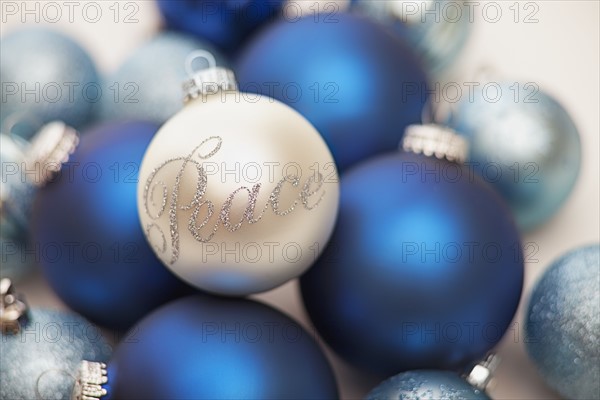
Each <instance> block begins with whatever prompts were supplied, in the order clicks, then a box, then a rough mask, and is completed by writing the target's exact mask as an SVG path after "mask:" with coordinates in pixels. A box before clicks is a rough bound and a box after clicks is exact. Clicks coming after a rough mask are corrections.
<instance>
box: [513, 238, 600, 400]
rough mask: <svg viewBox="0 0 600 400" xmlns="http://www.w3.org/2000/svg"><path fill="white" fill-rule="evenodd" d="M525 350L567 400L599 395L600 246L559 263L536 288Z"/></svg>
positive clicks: (541, 372)
mask: <svg viewBox="0 0 600 400" xmlns="http://www.w3.org/2000/svg"><path fill="white" fill-rule="evenodd" d="M525 328H526V333H527V341H526V342H525V344H526V348H527V351H528V353H529V355H530V356H531V358H532V359H533V361H534V362H535V364H536V365H537V367H538V369H539V372H540V374H541V376H542V377H543V378H544V380H545V381H546V383H547V384H548V386H550V387H552V388H553V389H554V390H556V391H557V392H558V393H560V394H561V395H562V396H564V397H565V398H569V399H595V398H598V397H599V396H600V383H599V381H598V375H599V374H600V246H599V245H597V244H595V245H592V246H587V247H582V248H579V249H576V250H573V251H570V252H568V253H567V254H565V255H564V256H562V257H561V258H559V259H558V260H556V261H555V262H554V263H553V264H552V265H551V266H550V267H549V268H548V270H547V271H546V272H545V273H544V275H542V277H541V279H540V280H539V281H538V283H537V285H536V286H535V288H534V290H533V293H532V295H531V298H530V300H529V307H528V309H527V317H526V321H525Z"/></svg>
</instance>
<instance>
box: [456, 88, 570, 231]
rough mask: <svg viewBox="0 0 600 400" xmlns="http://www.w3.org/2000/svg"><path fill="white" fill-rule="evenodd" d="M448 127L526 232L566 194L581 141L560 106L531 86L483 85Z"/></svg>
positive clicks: (545, 217) (552, 211)
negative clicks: (458, 135)
mask: <svg viewBox="0 0 600 400" xmlns="http://www.w3.org/2000/svg"><path fill="white" fill-rule="evenodd" d="M449 125H450V126H451V127H452V128H454V129H455V130H456V131H458V132H459V133H461V134H464V135H465V137H467V139H468V140H469V141H470V143H471V154H470V157H469V158H470V160H469V161H470V162H471V165H472V166H473V169H474V170H475V171H476V172H477V173H478V174H480V175H481V176H482V177H483V178H484V179H485V180H487V181H488V182H489V183H491V184H492V185H493V186H494V187H495V188H496V189H498V190H499V191H500V193H501V194H502V196H503V197H504V198H505V199H506V201H507V202H508V204H509V205H510V207H511V209H512V211H513V213H514V215H515V218H516V220H517V224H518V225H519V227H520V228H521V229H522V230H524V231H530V230H532V229H534V228H536V227H538V226H540V225H541V224H543V223H544V222H545V221H547V220H548V219H550V217H552V215H554V214H555V213H556V212H557V211H558V209H559V208H560V206H561V205H562V204H563V203H564V202H565V201H566V199H567V197H568V196H569V194H570V193H571V191H572V189H573V187H574V185H575V182H576V180H577V176H578V175H579V168H580V164H581V143H580V139H579V133H578V131H577V128H576V126H575V124H574V123H573V120H572V119H571V117H570V116H569V114H568V113H567V112H566V111H565V109H564V108H563V107H562V106H561V105H560V104H559V103H558V102H557V101H556V100H554V99H553V98H552V97H550V96H549V95H547V94H545V93H543V92H541V91H538V88H537V86H535V85H534V84H521V83H518V82H515V83H512V84H511V83H502V84H496V83H493V84H490V85H485V86H484V84H482V85H481V86H480V87H479V88H478V89H476V90H475V91H474V98H473V99H469V100H467V99H465V100H463V101H461V102H460V103H459V104H458V106H457V109H456V112H455V113H454V114H453V115H452V116H451V119H450V121H449Z"/></svg>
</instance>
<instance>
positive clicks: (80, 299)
mask: <svg viewBox="0 0 600 400" xmlns="http://www.w3.org/2000/svg"><path fill="white" fill-rule="evenodd" d="M156 130H157V126H156V125H154V124H152V123H149V122H141V121H138V122H125V123H113V124H106V125H101V126H99V127H97V128H96V129H94V130H91V131H90V132H87V133H85V134H84V135H82V138H81V142H80V145H79V147H78V148H77V150H76V151H75V153H74V154H73V155H72V158H71V159H70V160H69V162H68V163H67V164H65V165H64V166H63V169H62V171H61V174H60V175H59V176H58V177H56V178H55V180H54V181H53V182H49V183H48V184H47V185H46V186H45V187H44V188H42V189H40V191H39V192H38V196H37V199H36V202H35V205H34V211H33V224H32V230H31V231H32V234H33V241H34V243H35V244H36V246H37V247H36V255H37V257H38V260H39V263H40V265H41V267H42V269H43V272H44V275H45V276H46V278H47V280H48V282H49V283H50V285H51V286H52V288H53V289H54V291H55V292H56V293H57V294H58V296H59V297H60V298H61V299H62V300H63V301H64V302H65V303H66V304H68V305H69V306H70V307H71V308H73V309H74V310H75V311H77V312H79V313H81V314H83V315H85V316H86V317H88V318H90V319H91V320H92V321H94V322H96V323H98V324H100V325H103V326H109V327H112V328H117V329H127V328H129V327H130V326H131V325H132V324H133V323H135V322H136V321H137V320H138V319H140V318H141V317H143V316H144V315H145V314H146V313H148V312H149V311H151V310H152V309H154V308H155V307H157V306H159V305H161V304H162V303H164V302H166V301H168V300H170V299H173V298H175V297H177V296H179V295H181V294H182V293H186V292H187V291H188V290H189V288H188V287H187V286H185V285H184V284H183V283H182V282H180V281H179V280H178V279H177V278H176V277H175V276H173V275H172V274H171V273H170V272H169V271H168V270H167V269H166V268H164V267H163V266H162V264H161V263H160V261H159V260H158V259H157V258H156V257H155V256H154V254H153V253H152V250H151V249H150V247H149V246H148V244H147V243H146V240H145V238H144V234H143V232H142V229H141V227H140V224H139V219H138V216H137V203H136V189H137V180H138V172H139V167H140V163H141V160H142V157H143V154H144V151H145V150H146V148H147V147H148V144H149V143H150V141H151V139H152V137H153V136H154V134H155V132H156Z"/></svg>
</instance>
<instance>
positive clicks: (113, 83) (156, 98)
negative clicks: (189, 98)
mask: <svg viewBox="0 0 600 400" xmlns="http://www.w3.org/2000/svg"><path fill="white" fill-rule="evenodd" d="M194 50H207V51H209V52H210V53H212V54H213V55H214V56H215V57H216V59H217V64H218V65H224V64H225V61H224V59H223V57H222V56H221V55H219V54H218V52H217V51H216V50H215V49H214V48H213V47H212V46H211V45H209V44H208V43H206V42H203V41H201V40H198V39H195V38H193V37H191V36H188V35H185V34H179V33H174V32H163V33H159V34H158V35H157V36H156V37H154V38H152V39H150V40H149V41H148V42H146V43H144V44H142V45H141V46H140V47H139V48H138V49H136V50H135V51H134V52H133V53H132V54H131V55H130V56H129V57H128V58H127V59H126V60H125V62H124V63H123V64H122V65H121V66H120V67H119V68H118V69H117V70H116V71H115V72H114V73H112V74H110V75H108V76H107V77H106V78H105V79H104V85H103V90H104V92H105V96H103V97H102V103H101V110H100V116H101V118H102V119H103V120H126V119H138V120H140V119H141V120H146V121H152V122H155V123H157V124H162V123H163V122H165V121H166V120H167V119H169V118H171V117H172V116H173V114H175V113H176V112H177V111H179V110H180V109H181V107H182V106H183V91H182V84H183V82H184V81H185V80H187V79H189V77H188V76H187V73H186V70H185V60H186V57H187V56H188V55H189V54H190V53H191V52H193V51H194Z"/></svg>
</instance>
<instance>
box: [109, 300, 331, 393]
mask: <svg viewBox="0 0 600 400" xmlns="http://www.w3.org/2000/svg"><path fill="white" fill-rule="evenodd" d="M132 332H135V339H136V341H135V342H123V343H122V344H121V345H120V347H119V348H118V350H117V351H116V352H115V355H114V357H113V359H112V360H111V362H110V363H109V365H108V385H107V390H108V396H107V400H108V399H161V400H162V399H211V400H212V399H336V398H338V393H337V387H336V382H335V378H334V376H333V372H332V370H331V368H330V366H329V364H328V363H327V360H326V358H325V356H324V355H323V353H322V352H321V350H320V349H319V346H318V345H317V343H316V342H315V341H314V340H313V337H312V336H311V335H310V334H309V333H308V332H306V331H305V330H304V329H303V328H302V327H301V326H300V325H299V324H298V323H297V322H295V321H293V320H292V319H290V318H289V317H287V316H286V315H284V314H282V313H280V312H279V311H276V310H274V309H272V308H270V307H267V306H266V305H263V304H261V303H258V302H254V301H250V300H235V299H226V298H220V297H213V296H209V295H198V296H193V297H188V298H184V299H180V300H176V301H174V302H172V303H169V304H168V305H166V306H164V307H162V308H160V309H159V310H157V311H155V312H154V313H152V314H151V315H149V316H148V317H147V318H145V319H144V320H143V321H142V322H140V324H139V325H137V326H136V327H135V329H134V330H133V331H132Z"/></svg>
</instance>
